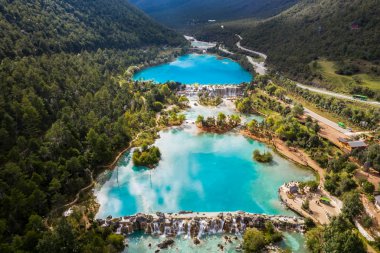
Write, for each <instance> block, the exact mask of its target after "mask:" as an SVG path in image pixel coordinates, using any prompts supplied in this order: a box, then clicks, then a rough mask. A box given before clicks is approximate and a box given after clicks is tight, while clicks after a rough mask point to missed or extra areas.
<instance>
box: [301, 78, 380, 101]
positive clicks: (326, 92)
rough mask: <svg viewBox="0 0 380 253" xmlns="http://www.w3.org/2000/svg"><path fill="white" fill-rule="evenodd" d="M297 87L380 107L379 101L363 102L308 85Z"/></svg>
mask: <svg viewBox="0 0 380 253" xmlns="http://www.w3.org/2000/svg"><path fill="white" fill-rule="evenodd" d="M296 85H297V86H298V87H299V88H302V89H305V90H310V91H313V92H317V93H321V94H325V95H329V96H333V97H337V98H342V99H348V100H352V101H356V102H361V103H366V104H371V105H377V106H380V102H377V101H363V100H359V99H354V98H353V97H352V96H349V95H344V94H341V93H336V92H332V91H328V90H324V89H319V88H314V87H311V86H306V85H303V84H300V83H296Z"/></svg>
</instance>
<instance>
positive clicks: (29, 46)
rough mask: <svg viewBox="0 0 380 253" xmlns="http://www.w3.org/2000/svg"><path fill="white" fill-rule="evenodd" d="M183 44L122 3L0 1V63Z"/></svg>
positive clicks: (97, 0)
mask: <svg viewBox="0 0 380 253" xmlns="http://www.w3.org/2000/svg"><path fill="white" fill-rule="evenodd" d="M183 43H185V42H184V39H183V38H181V37H180V36H179V35H178V34H176V33H175V32H173V31H170V30H168V29H166V28H164V27H163V26H161V25H159V24H157V23H155V22H153V21H152V20H150V18H148V17H147V16H146V15H145V14H144V13H143V12H141V11H139V10H138V9H137V8H135V7H133V6H132V5H130V4H129V3H128V2H127V1H124V0H109V1H104V0H83V1H76V0H66V1H57V0H39V1H28V0H16V1H8V0H0V59H2V58H4V57H10V58H14V57H16V56H28V55H41V54H44V53H56V52H74V53H77V52H80V51H82V50H97V49H98V48H103V49H104V48H108V49H128V48H139V47H143V46H149V45H170V46H173V45H174V46H177V45H180V44H183Z"/></svg>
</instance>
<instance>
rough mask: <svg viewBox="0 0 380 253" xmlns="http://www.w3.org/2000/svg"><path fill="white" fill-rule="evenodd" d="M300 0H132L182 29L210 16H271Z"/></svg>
mask: <svg viewBox="0 0 380 253" xmlns="http://www.w3.org/2000/svg"><path fill="white" fill-rule="evenodd" d="M297 1H298V0H266V1H257V0H249V1H247V0H236V1H229V0H209V1H200V0H190V1H184V0H159V1H149V0H130V2H131V3H132V4H135V5H136V6H137V7H139V8H141V9H142V10H144V11H145V12H146V13H147V14H149V15H150V16H152V17H153V18H155V19H156V20H158V21H159V22H161V23H164V24H166V25H168V26H171V27H176V28H182V27H183V26H186V25H189V24H192V23H198V22H200V23H204V22H207V21H208V20H209V19H216V20H232V19H237V18H247V17H257V18H262V17H268V16H272V15H274V14H277V13H279V12H280V11H281V10H284V9H286V8H288V7H290V6H292V5H293V4H295V3H296V2H297Z"/></svg>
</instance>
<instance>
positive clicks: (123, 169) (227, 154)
mask: <svg viewBox="0 0 380 253" xmlns="http://www.w3.org/2000/svg"><path fill="white" fill-rule="evenodd" d="M226 103H227V104H228V103H229V105H226ZM191 105H192V107H191V108H190V109H189V110H187V111H186V112H185V115H186V123H185V124H184V125H183V126H181V127H175V128H171V129H168V130H165V131H161V132H160V133H159V134H160V138H159V139H157V140H156V142H155V145H156V146H158V147H159V148H160V151H161V153H162V160H161V161H160V163H159V164H158V166H157V168H155V169H153V170H147V169H144V168H137V167H135V166H133V164H132V162H131V157H130V156H131V154H125V155H124V157H123V158H122V159H121V161H120V162H119V164H118V166H117V168H116V169H115V170H114V171H112V172H111V174H110V175H108V176H109V179H108V180H107V181H106V182H105V183H104V184H103V185H101V186H100V187H98V188H97V189H96V191H95V195H96V196H97V200H98V202H99V204H100V208H99V212H98V213H97V217H98V218H105V217H107V216H108V215H112V216H113V217H121V216H125V215H131V214H135V213H138V212H143V213H154V212H156V211H160V212H178V211H181V210H187V211H195V212H207V211H214V212H219V211H238V210H242V211H246V212H253V213H266V214H284V215H290V216H294V215H295V214H294V213H293V212H291V211H289V210H286V209H285V208H284V207H283V206H282V205H281V203H280V200H279V197H278V192H277V191H278V188H279V187H280V186H281V185H282V184H283V183H285V182H289V181H292V180H296V181H307V180H313V179H315V176H314V174H313V173H312V172H311V171H309V170H305V169H301V168H299V167H297V166H296V165H294V164H293V163H291V162H289V161H288V160H286V159H284V158H282V157H281V156H279V155H277V154H276V153H274V152H273V151H271V149H270V148H269V147H267V146H266V145H265V144H263V143H260V142H257V141H253V140H251V139H248V138H245V137H243V136H242V135H240V134H239V133H238V132H230V133H227V134H221V135H220V134H209V133H201V132H199V131H198V129H197V127H196V126H195V124H194V121H195V120H196V118H197V116H198V115H200V114H201V115H205V116H206V117H208V116H215V115H217V114H218V113H219V112H223V113H225V114H226V115H231V114H233V113H235V112H234V109H233V107H232V106H231V102H229V101H225V102H224V105H222V106H219V107H203V106H199V105H198V106H196V104H195V101H191ZM241 116H242V117H243V122H246V121H249V120H252V119H256V120H257V121H261V120H262V118H261V117H258V116H252V115H250V116H247V115H241ZM254 149H259V150H261V151H271V152H272V154H273V156H274V161H273V163H270V164H261V163H257V162H255V161H254V160H253V159H252V152H253V150H254ZM284 236H285V237H284V241H283V242H282V244H281V247H282V248H289V249H291V250H292V252H295V253H305V252H307V251H306V249H305V243H304V237H303V235H302V234H297V233H285V234H284ZM223 238H224V237H223V236H222V235H213V236H207V237H205V238H202V243H201V245H194V244H193V242H192V240H188V239H186V238H184V237H181V236H177V237H176V238H174V240H175V245H174V247H172V248H169V249H168V250H166V251H165V252H168V253H170V252H195V253H213V252H215V253H216V252H220V249H219V248H218V246H217V245H218V244H220V243H224V241H223V240H224V239H223ZM163 240H164V238H162V237H155V236H148V235H144V234H142V233H137V234H133V235H129V236H128V248H126V249H125V251H124V253H129V252H133V253H146V252H155V250H156V245H157V244H158V243H159V242H161V241H163ZM240 243H241V236H239V239H238V240H237V241H234V243H233V244H228V245H226V247H225V249H224V252H237V251H236V246H237V245H238V244H240ZM149 244H151V245H154V246H153V247H149V246H148V245H149Z"/></svg>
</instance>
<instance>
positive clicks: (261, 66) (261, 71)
mask: <svg viewBox="0 0 380 253" xmlns="http://www.w3.org/2000/svg"><path fill="white" fill-rule="evenodd" d="M236 36H237V37H238V38H239V40H240V41H238V42H237V43H236V46H237V47H238V48H239V49H241V50H244V51H246V52H249V53H253V54H257V55H259V56H260V57H262V58H263V59H264V62H261V63H258V62H255V61H254V60H253V58H252V57H250V56H248V55H247V59H248V61H249V62H250V63H251V64H252V65H253V66H254V68H255V70H256V72H257V73H258V74H260V75H265V74H266V71H267V68H266V67H265V66H264V63H265V60H266V59H267V58H268V56H267V55H266V54H263V53H261V52H257V51H254V50H251V49H248V48H246V47H243V46H242V45H241V41H242V40H243V37H241V36H240V35H238V34H236ZM293 82H294V81H293ZM295 83H296V85H297V86H298V87H299V88H301V89H305V90H309V91H312V92H316V93H319V94H324V95H328V96H332V97H336V98H340V99H347V100H351V101H356V102H359V103H365V104H369V105H375V106H380V102H377V101H364V100H359V99H355V98H353V97H352V96H350V95H346V94H342V93H337V92H333V91H329V90H325V89H320V88H315V87H311V86H307V85H304V84H301V83H298V82H295ZM325 123H326V124H328V123H327V122H325ZM328 125H329V124H328ZM334 128H335V127H334ZM337 130H339V131H341V129H337ZM345 131H346V132H347V130H345ZM341 132H343V131H341Z"/></svg>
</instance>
